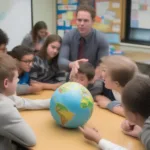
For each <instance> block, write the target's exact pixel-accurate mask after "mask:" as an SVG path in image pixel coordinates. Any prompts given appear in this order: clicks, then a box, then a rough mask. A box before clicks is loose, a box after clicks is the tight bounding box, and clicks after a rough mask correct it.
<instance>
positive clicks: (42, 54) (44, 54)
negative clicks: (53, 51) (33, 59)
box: [37, 34, 62, 60]
mask: <svg viewBox="0 0 150 150" xmlns="http://www.w3.org/2000/svg"><path fill="white" fill-rule="evenodd" d="M56 41H57V42H59V43H60V44H61V43H62V39H61V37H60V36H59V35H57V34H51V35H49V36H48V37H47V39H46V41H45V42H44V44H43V46H42V48H41V50H40V51H39V53H38V54H37V55H38V56H39V57H41V58H42V59H46V58H47V47H48V45H49V44H51V43H53V42H56ZM57 57H58V55H57V56H56V57H55V58H53V60H54V59H56V58H57Z"/></svg>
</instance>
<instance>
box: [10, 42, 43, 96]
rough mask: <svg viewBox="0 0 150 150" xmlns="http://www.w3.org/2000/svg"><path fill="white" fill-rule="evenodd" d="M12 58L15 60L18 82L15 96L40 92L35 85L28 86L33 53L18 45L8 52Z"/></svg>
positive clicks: (39, 88)
mask: <svg viewBox="0 0 150 150" xmlns="http://www.w3.org/2000/svg"><path fill="white" fill-rule="evenodd" d="M8 54H9V55H11V56H12V57H13V58H15V59H16V60H17V63H18V72H19V81H18V86H17V91H16V92H17V95H22V94H30V93H36V92H39V91H41V90H42V88H41V87H39V86H38V85H37V84H34V85H32V84H30V77H29V72H30V70H31V66H32V63H33V59H34V55H33V51H32V50H31V49H29V48H28V47H25V46H22V45H19V46H16V47H14V48H13V49H12V51H10V52H8Z"/></svg>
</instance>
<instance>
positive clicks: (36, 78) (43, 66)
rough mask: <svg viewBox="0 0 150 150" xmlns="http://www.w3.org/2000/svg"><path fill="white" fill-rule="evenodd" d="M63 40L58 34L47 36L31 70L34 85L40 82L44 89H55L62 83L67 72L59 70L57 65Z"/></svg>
mask: <svg viewBox="0 0 150 150" xmlns="http://www.w3.org/2000/svg"><path fill="white" fill-rule="evenodd" d="M61 42H62V40H61V38H60V36H58V35H50V36H48V37H47V39H46V41H45V43H44V45H43V47H42V49H41V50H40V52H39V53H38V54H37V56H35V58H34V62H33V66H32V69H31V72H30V78H31V82H32V84H33V85H34V84H36V83H38V84H39V85H40V86H41V87H42V88H43V89H50V90H55V89H56V88H58V87H59V86H60V85H61V84H62V83H61V82H60V81H62V80H61V77H64V76H65V74H64V73H61V72H60V71H59V68H58V65H57V59H58V53H59V49H60V46H61Z"/></svg>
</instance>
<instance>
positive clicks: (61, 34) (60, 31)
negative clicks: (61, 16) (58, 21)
mask: <svg viewBox="0 0 150 150" xmlns="http://www.w3.org/2000/svg"><path fill="white" fill-rule="evenodd" d="M58 35H59V36H60V37H62V38H63V36H64V30H58Z"/></svg>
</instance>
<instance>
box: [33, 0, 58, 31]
mask: <svg viewBox="0 0 150 150" xmlns="http://www.w3.org/2000/svg"><path fill="white" fill-rule="evenodd" d="M37 21H44V22H46V24H47V26H48V30H49V32H50V33H56V0H33V22H34V24H35V23H36V22H37Z"/></svg>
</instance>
